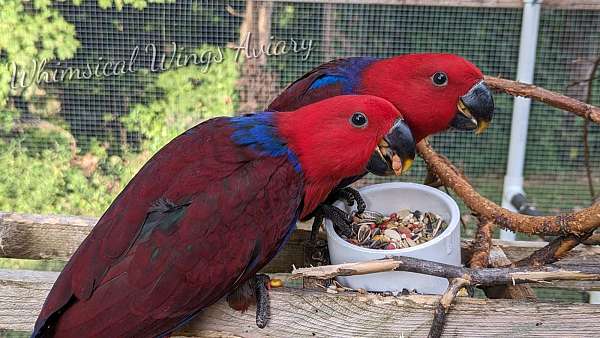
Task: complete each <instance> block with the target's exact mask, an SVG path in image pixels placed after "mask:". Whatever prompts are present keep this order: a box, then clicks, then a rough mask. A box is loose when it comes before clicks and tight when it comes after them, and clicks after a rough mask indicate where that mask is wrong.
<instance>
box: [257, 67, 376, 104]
mask: <svg viewBox="0 0 600 338" xmlns="http://www.w3.org/2000/svg"><path fill="white" fill-rule="evenodd" d="M376 60H377V59H374V58H369V57H352V58H345V59H337V60H333V61H330V62H327V63H324V64H322V65H320V66H318V67H316V68H314V69H312V70H311V71H310V72H308V73H306V74H304V75H303V76H302V77H300V78H299V79H297V80H296V81H294V82H293V83H292V84H290V85H289V86H288V87H287V88H286V89H285V90H284V91H283V92H282V93H281V94H279V96H277V97H276V98H275V100H273V102H271V104H269V107H268V110H271V111H291V110H295V109H297V108H300V107H303V106H306V105H308V104H311V103H313V102H317V101H321V100H323V99H326V98H330V97H334V96H338V95H345V94H351V93H353V92H354V91H355V89H356V87H357V86H358V85H359V84H360V73H361V71H362V70H363V69H364V68H365V67H366V66H368V65H369V64H371V63H372V62H374V61H376Z"/></svg>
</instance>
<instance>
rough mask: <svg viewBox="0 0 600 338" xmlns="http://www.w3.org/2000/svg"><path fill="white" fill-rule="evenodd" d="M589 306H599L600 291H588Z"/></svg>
mask: <svg viewBox="0 0 600 338" xmlns="http://www.w3.org/2000/svg"><path fill="white" fill-rule="evenodd" d="M589 295H590V304H600V291H590V292H589Z"/></svg>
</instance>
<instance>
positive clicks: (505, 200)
mask: <svg viewBox="0 0 600 338" xmlns="http://www.w3.org/2000/svg"><path fill="white" fill-rule="evenodd" d="M541 3H542V0H539V1H536V0H524V1H523V22H522V23H521V41H520V44H519V64H518V66H517V81H520V82H524V83H533V73H534V66H535V52H536V46H537V40H538V27H539V24H540V9H541V7H542V6H541ZM530 107H531V99H526V98H522V97H515V99H514V104H513V114H512V125H511V128H510V146H509V150H508V164H507V166H506V176H504V189H503V193H502V206H503V207H504V208H507V209H510V210H512V211H516V210H515V208H514V207H513V206H512V204H511V203H510V200H511V199H512V197H513V196H514V195H515V194H519V193H520V194H523V195H525V192H524V191H523V168H524V166H525V147H526V146H527V127H528V122H529V110H530ZM500 238H501V239H504V240H515V239H516V236H515V233H514V232H510V231H506V230H502V231H501V232H500Z"/></svg>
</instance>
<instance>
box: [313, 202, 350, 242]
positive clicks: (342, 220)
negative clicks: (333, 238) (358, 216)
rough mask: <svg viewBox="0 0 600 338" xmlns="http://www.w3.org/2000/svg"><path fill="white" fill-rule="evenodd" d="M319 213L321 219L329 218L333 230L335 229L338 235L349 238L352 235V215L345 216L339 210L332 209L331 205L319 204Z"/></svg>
mask: <svg viewBox="0 0 600 338" xmlns="http://www.w3.org/2000/svg"><path fill="white" fill-rule="evenodd" d="M320 208H321V213H322V214H323V217H325V218H329V219H330V220H331V223H333V228H334V229H336V231H337V232H338V234H340V235H342V236H346V237H349V236H351V235H352V228H351V227H350V224H352V215H348V214H346V213H345V212H344V211H343V210H341V209H340V208H337V207H334V206H333V205H328V204H321V206H320Z"/></svg>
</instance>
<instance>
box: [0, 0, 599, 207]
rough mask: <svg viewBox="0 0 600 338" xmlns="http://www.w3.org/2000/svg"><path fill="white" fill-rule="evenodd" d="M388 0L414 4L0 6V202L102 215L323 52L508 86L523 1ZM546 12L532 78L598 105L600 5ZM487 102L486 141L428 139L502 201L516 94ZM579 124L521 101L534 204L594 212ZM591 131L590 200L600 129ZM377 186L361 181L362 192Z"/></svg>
mask: <svg viewBox="0 0 600 338" xmlns="http://www.w3.org/2000/svg"><path fill="white" fill-rule="evenodd" d="M398 3H409V4H410V5H399V4H395V2H394V1H383V0H381V1H374V0H365V1H360V0H359V1H350V2H348V3H344V2H343V1H328V2H327V1H323V2H322V1H318V0H316V1H314V0H303V1H279V0H278V1H254V0H248V1H191V0H177V1H171V0H154V1H145V0H135V1H134V0H125V1H114V2H113V1H111V0H98V1H79V0H78V1H64V2H63V1H60V2H58V1H57V2H47V1H38V0H35V1H24V0H5V1H3V2H1V3H0V8H1V9H2V10H1V13H2V14H0V28H2V29H1V30H0V31H2V37H0V64H2V65H3V66H5V67H3V69H2V72H3V74H2V75H0V111H1V112H2V119H0V121H1V123H2V128H0V167H2V173H3V175H2V176H3V179H2V181H1V182H0V209H2V210H13V211H24V212H42V213H44V212H52V213H67V214H87V215H99V214H100V213H101V212H102V211H103V210H104V209H105V208H106V207H107V206H108V204H109V203H110V201H111V200H112V198H113V197H114V196H116V194H117V193H118V192H119V191H120V189H122V188H123V186H124V185H125V184H126V182H127V180H128V179H129V178H130V177H131V175H132V174H133V173H134V172H135V171H136V170H137V168H139V166H140V165H141V164H142V163H143V162H144V161H145V160H146V159H148V158H149V156H150V155H151V154H152V153H153V152H155V151H156V150H158V149H159V148H160V146H162V145H163V144H164V143H166V142H168V141H169V140H170V139H171V138H172V137H174V136H175V135H177V134H178V133H179V132H181V131H183V130H185V129H186V128H188V127H190V126H192V125H194V124H195V123H198V122H200V121H201V120H203V119H206V118H210V117H213V116H218V115H227V114H231V113H233V112H235V111H237V112H249V111H255V110H260V109H262V108H264V107H265V106H266V105H267V103H268V102H269V100H270V99H272V98H273V97H274V96H275V95H276V94H277V93H278V92H279V91H280V90H281V89H283V88H284V87H285V86H286V84H288V83H289V82H291V81H293V80H294V79H296V78H297V77H299V76H301V75H302V74H304V73H305V72H307V71H308V70H310V69H311V68H313V67H315V66H317V65H319V64H321V63H323V62H325V61H328V60H330V59H332V58H337V57H347V56H375V57H387V56H392V55H396V54H402V53H413V52H451V53H456V54H459V55H461V56H464V57H466V58H467V59H469V60H471V61H472V62H474V63H475V64H477V65H478V66H479V67H480V68H481V69H482V70H483V71H484V73H486V74H490V75H499V76H503V77H506V78H514V77H515V75H516V68H517V67H516V66H517V59H518V51H519V36H520V27H521V20H522V9H521V4H520V1H497V2H495V3H496V4H497V5H498V6H504V7H493V6H492V7H477V6H476V5H474V3H480V2H473V1H462V2H461V1H459V2H454V5H453V6H438V5H439V4H440V2H434V1H431V2H427V1H399V2H398ZM442 3H447V2H442ZM461 3H462V4H464V6H460V4H461ZM490 3H492V4H493V3H494V2H490ZM549 3H550V5H546V4H544V5H543V9H542V15H541V23H540V33H539V41H538V46H537V62H536V66H535V69H536V71H535V82H536V83H537V84H539V85H541V86H544V87H546V88H549V89H552V90H556V91H559V92H563V93H567V94H569V95H572V96H575V97H577V98H579V99H582V100H588V101H590V102H592V103H594V104H600V89H599V88H598V84H597V83H598V80H597V79H591V80H590V76H592V75H593V74H592V69H593V65H594V60H595V59H596V58H598V57H600V7H599V6H598V5H597V4H596V2H595V1H593V0H590V1H581V0H580V1H574V2H569V1H555V2H552V1H549ZM553 3H559V4H562V5H560V6H558V5H556V4H554V5H553ZM415 4H416V5H415ZM594 8H596V9H594ZM260 46H271V48H272V49H271V50H270V51H271V52H273V53H271V54H277V55H269V56H264V55H263V56H259V57H252V55H251V57H250V59H246V61H245V62H244V61H243V60H244V56H243V55H244V54H245V53H247V52H250V50H251V49H252V48H260ZM274 46H278V47H274ZM277 48H279V49H277ZM238 54H241V56H240V57H239V58H238V56H239V55H238ZM259 54H260V53H259ZM251 59H252V60H251ZM44 74H47V75H44ZM586 80H589V81H586ZM496 102H497V107H498V108H497V113H496V117H495V118H494V122H493V124H492V127H491V128H490V129H489V130H488V131H487V132H486V133H485V134H483V135H481V136H475V135H472V134H470V133H458V132H448V133H444V134H442V135H437V136H435V137H434V138H433V143H434V146H435V147H436V148H437V149H439V150H440V151H441V152H442V153H444V154H446V155H448V156H449V157H450V159H452V160H453V161H454V162H455V163H456V164H458V165H459V166H460V167H461V168H462V169H463V170H464V171H465V173H466V174H467V175H468V176H469V177H470V178H471V179H472V181H473V183H474V184H475V185H476V186H477V188H478V189H479V190H480V191H481V192H482V193H483V194H484V195H485V196H487V197H490V198H492V199H493V200H495V201H496V202H499V201H500V199H501V193H502V180H503V176H504V172H505V168H506V162H507V156H508V142H509V137H510V121H511V114H512V99H511V98H510V97H508V96H506V95H500V94H499V95H497V96H496ZM585 128H586V126H585V125H584V123H583V121H582V120H581V119H578V118H575V117H573V116H571V115H570V114H568V113H564V112H561V111H559V110H556V109H553V108H550V107H548V106H545V105H542V104H538V103H534V104H533V107H532V113H531V118H530V125H529V137H528V144H527V158H526V168H525V175H526V177H525V189H526V191H527V193H528V195H529V197H530V199H531V200H532V201H533V202H535V203H536V204H537V206H538V207H539V208H540V209H542V210H546V211H549V212H558V211H561V210H563V211H564V210H569V209H573V208H579V207H584V206H586V205H588V204H590V203H591V200H592V198H591V193H590V189H589V184H588V178H587V175H586V156H585V152H584V144H585V143H586V141H584V129H585ZM587 129H588V133H587V144H588V146H589V160H588V161H587V162H589V164H588V166H589V167H590V168H591V177H592V181H593V183H595V185H596V189H595V190H596V191H595V193H596V194H597V193H598V191H600V152H599V151H598V150H599V149H600V128H599V127H598V126H596V125H589V126H587ZM424 176H425V170H424V167H423V164H422V163H418V164H417V165H416V166H415V168H414V169H413V170H412V171H411V172H410V174H409V175H408V176H406V177H403V178H401V179H402V180H410V181H417V182H418V181H422V180H423V178H424ZM383 180H388V179H382V178H376V177H368V178H366V179H365V180H364V182H363V183H374V182H380V181H383Z"/></svg>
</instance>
